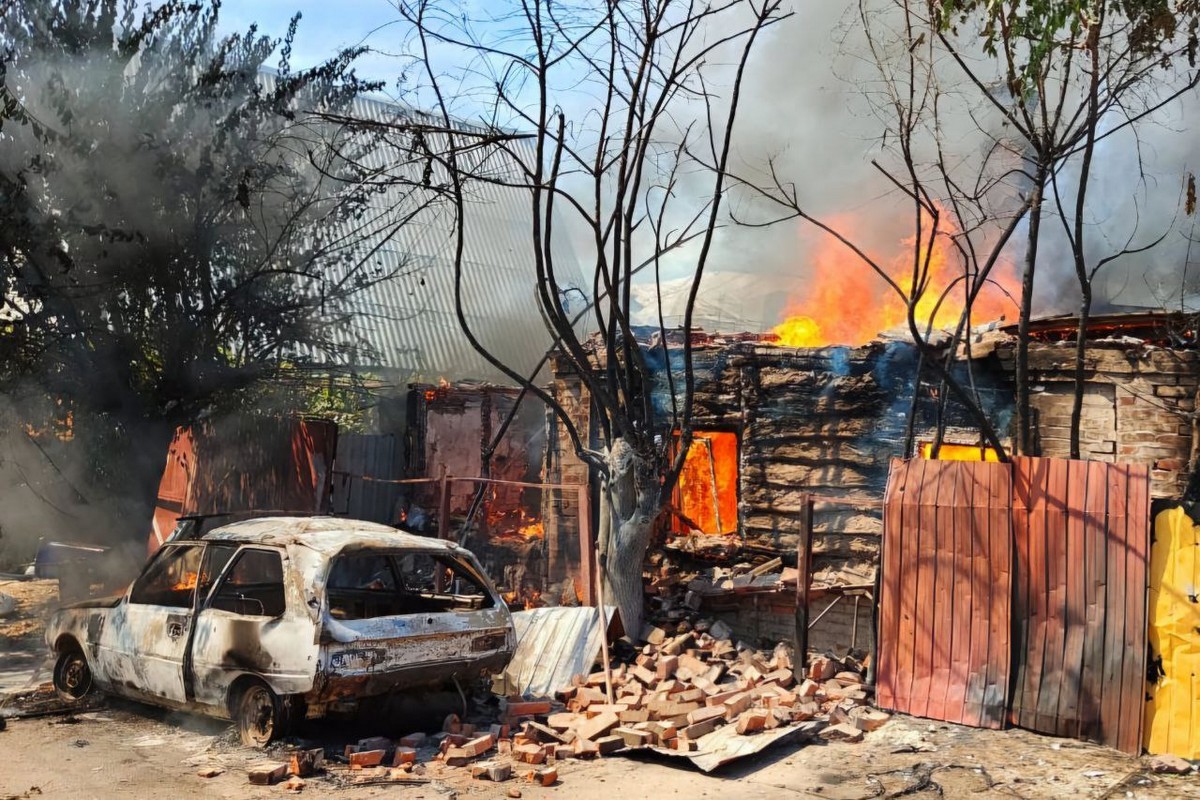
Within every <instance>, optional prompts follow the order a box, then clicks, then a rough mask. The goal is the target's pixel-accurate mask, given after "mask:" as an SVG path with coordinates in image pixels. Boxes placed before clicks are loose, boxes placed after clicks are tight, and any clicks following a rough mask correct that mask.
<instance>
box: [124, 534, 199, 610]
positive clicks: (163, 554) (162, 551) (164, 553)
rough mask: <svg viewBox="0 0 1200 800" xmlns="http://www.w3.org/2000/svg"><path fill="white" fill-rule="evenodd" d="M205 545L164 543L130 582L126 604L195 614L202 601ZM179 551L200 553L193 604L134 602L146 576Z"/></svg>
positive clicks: (193, 542)
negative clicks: (137, 590) (176, 604)
mask: <svg viewBox="0 0 1200 800" xmlns="http://www.w3.org/2000/svg"><path fill="white" fill-rule="evenodd" d="M204 545H205V543H204V542H195V541H187V542H171V543H164V544H163V545H162V546H161V547H159V548H158V549H157V550H155V551H154V556H153V557H152V558H151V559H150V561H148V562H147V563H146V566H144V567H142V571H141V572H139V573H138V576H137V577H136V578H134V579H133V580H132V581H130V583H129V588H128V589H126V590H125V604H126V605H133V606H146V607H148V608H170V609H175V611H176V613H185V612H186V613H188V614H192V613H194V612H195V610H196V608H197V604H198V603H199V601H200V570H201V569H202V568H203V566H204V555H205V547H204ZM177 550H197V551H199V553H200V557H199V559H198V561H197V563H196V585H195V586H193V587H192V602H191V603H189V604H188V605H185V606H168V605H163V604H162V603H145V602H141V601H136V600H134V599H133V593H134V591H135V590H136V589H137V588H138V584H139V583H140V582H141V581H142V579H143V578H145V577H146V574H147V573H148V572H150V570H151V569H154V567H155V566H156V565H157V564H158V562H159V561H162V560H163V559H165V558H167V557H168V554H170V553H172V552H174V551H177Z"/></svg>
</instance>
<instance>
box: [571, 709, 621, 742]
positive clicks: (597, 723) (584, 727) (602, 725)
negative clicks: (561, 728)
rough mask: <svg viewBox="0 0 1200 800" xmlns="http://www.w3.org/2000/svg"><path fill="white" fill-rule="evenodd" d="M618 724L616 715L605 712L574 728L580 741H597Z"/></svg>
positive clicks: (618, 720) (619, 721)
mask: <svg viewBox="0 0 1200 800" xmlns="http://www.w3.org/2000/svg"><path fill="white" fill-rule="evenodd" d="M620 724H621V720H620V718H618V717H617V715H616V714H614V713H612V712H611V711H606V712H604V713H603V714H599V715H597V716H595V717H592V718H591V719H587V720H584V721H583V722H581V723H580V724H579V725H577V726H575V734H576V735H577V736H579V738H581V739H598V738H600V737H601V736H604V735H605V734H606V733H608V732H609V731H611V730H612V729H613V728H615V727H617V726H618V725H620Z"/></svg>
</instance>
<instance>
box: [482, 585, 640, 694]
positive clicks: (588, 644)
mask: <svg viewBox="0 0 1200 800" xmlns="http://www.w3.org/2000/svg"><path fill="white" fill-rule="evenodd" d="M605 611H606V616H607V618H608V621H609V622H610V623H611V622H612V618H613V615H614V614H615V613H616V611H617V609H616V607H615V606H608V607H606V608H605ZM596 613H597V610H596V609H595V608H592V607H590V606H579V607H570V606H562V607H557V608H535V609H532V610H530V611H516V612H514V613H513V615H512V617H513V627H515V628H516V631H517V651H516V653H514V654H513V657H512V661H510V662H509V663H508V667H507V668H506V669H505V670H504V675H503V676H501V677H500V678H499V679H497V682H498V683H500V684H502V685H501V686H498V687H497V691H498V692H500V693H501V694H505V695H510V696H511V695H521V696H523V697H529V698H533V697H551V696H553V695H554V693H555V692H557V691H559V690H560V689H563V688H566V687H567V686H570V685H571V678H572V677H574V676H575V675H587V674H588V673H589V672H591V671H592V665H593V664H595V663H596V657H597V656H598V655H599V654H600V633H599V630H598V628H597V626H596Z"/></svg>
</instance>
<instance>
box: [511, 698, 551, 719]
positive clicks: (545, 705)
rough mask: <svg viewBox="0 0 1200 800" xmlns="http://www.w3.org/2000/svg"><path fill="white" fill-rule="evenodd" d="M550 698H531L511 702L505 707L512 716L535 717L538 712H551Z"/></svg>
mask: <svg viewBox="0 0 1200 800" xmlns="http://www.w3.org/2000/svg"><path fill="white" fill-rule="evenodd" d="M550 709H551V704H550V701H549V700H530V701H528V702H523V703H509V704H508V705H506V706H505V707H504V713H505V714H506V715H508V716H510V717H533V716H537V715H538V714H549V713H550Z"/></svg>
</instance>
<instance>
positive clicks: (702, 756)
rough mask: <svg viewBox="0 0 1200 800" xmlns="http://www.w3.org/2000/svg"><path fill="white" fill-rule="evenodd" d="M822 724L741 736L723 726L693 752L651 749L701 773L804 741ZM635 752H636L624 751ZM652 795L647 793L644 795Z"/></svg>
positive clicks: (700, 741)
mask: <svg viewBox="0 0 1200 800" xmlns="http://www.w3.org/2000/svg"><path fill="white" fill-rule="evenodd" d="M824 726H825V723H823V722H818V721H816V720H808V721H806V722H801V723H799V724H796V725H789V726H788V727H786V728H776V729H774V730H770V731H759V732H758V733H754V734H750V735H743V734H739V733H738V732H737V726H736V725H722V726H721V727H720V728H717V729H716V730H715V731H713V732H712V733H706V734H704V735H703V736H701V737H700V738H699V739H697V740H696V747H697V749H696V750H693V751H691V752H690V753H684V752H682V751H679V750H671V749H670V748H667V747H652V748H650V749H651V750H653V751H654V752H656V753H660V754H662V755H665V756H676V757H681V758H686V759H687V760H688V761H691V762H692V763H693V764H695V765H696V766H697V767H699V768H700V769H701V770H703V771H704V772H712V771H713V770H714V769H716V768H717V767H720V766H723V765H725V764H728V763H730V762H731V761H737V760H738V759H739V758H745V757H746V756H752V755H754V754H755V753H761V752H762V751H763V750H766V749H767V748H768V747H771V746H772V745H776V744H781V743H783V742H790V741H797V740H802V741H807V740H809V739H811V738H813V736H815V735H816V734H817V733H819V732H820V730H821V728H823V727H824ZM624 752H636V751H624ZM652 794H653V793H648V795H647V796H650V795H652Z"/></svg>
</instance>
